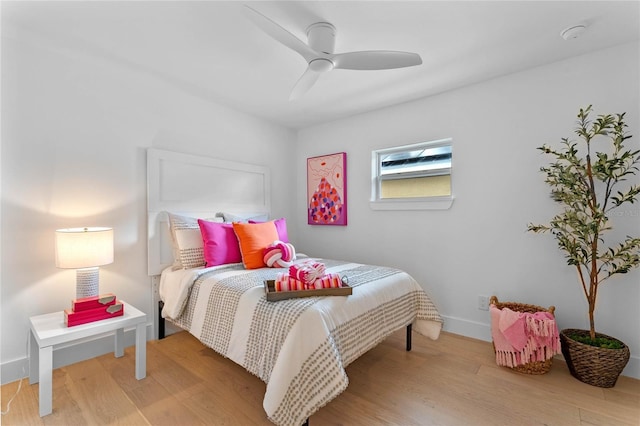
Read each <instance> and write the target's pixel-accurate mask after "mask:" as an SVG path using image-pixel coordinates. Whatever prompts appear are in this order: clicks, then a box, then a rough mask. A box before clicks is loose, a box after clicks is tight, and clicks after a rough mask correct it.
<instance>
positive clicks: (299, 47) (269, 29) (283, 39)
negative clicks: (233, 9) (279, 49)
mask: <svg viewBox="0 0 640 426" xmlns="http://www.w3.org/2000/svg"><path fill="white" fill-rule="evenodd" d="M245 11H246V12H247V13H246V15H247V16H248V17H249V19H251V20H252V21H253V23H254V24H256V25H257V26H258V28H260V29H261V30H262V31H264V32H265V33H267V34H269V35H270V36H271V37H273V38H274V39H276V40H277V41H279V42H280V43H282V44H284V45H285V46H287V47H288V48H290V49H292V50H295V51H296V52H298V53H299V54H300V55H302V57H303V58H304V59H306V61H307V62H309V61H311V60H312V59H313V58H317V57H318V56H319V54H318V53H317V52H316V51H315V50H313V49H312V48H310V47H309V46H308V45H307V44H306V43H305V42H303V41H302V40H300V39H299V38H298V37H296V36H294V35H293V34H291V33H290V32H289V31H287V30H285V29H284V28H282V27H281V26H280V25H279V24H277V23H275V22H274V21H272V20H271V19H269V18H267V17H266V16H264V15H263V14H262V13H260V12H258V11H257V10H255V9H252V8H250V7H249V6H247V5H245Z"/></svg>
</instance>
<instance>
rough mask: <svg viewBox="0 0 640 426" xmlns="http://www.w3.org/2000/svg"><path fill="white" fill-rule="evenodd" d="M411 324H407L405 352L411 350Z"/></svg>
mask: <svg viewBox="0 0 640 426" xmlns="http://www.w3.org/2000/svg"><path fill="white" fill-rule="evenodd" d="M412 328H413V327H412V324H409V325H407V352H409V351H410V350H411V329H412Z"/></svg>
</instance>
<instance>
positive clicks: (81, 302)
mask: <svg viewBox="0 0 640 426" xmlns="http://www.w3.org/2000/svg"><path fill="white" fill-rule="evenodd" d="M123 314H124V305H123V304H122V302H121V301H119V300H116V296H115V294H112V293H106V294H101V295H99V296H91V297H83V298H82V299H75V300H73V301H71V309H65V310H64V323H65V324H66V326H67V327H73V326H74V325H80V324H86V323H88V322H93V321H100V320H103V319H107V318H114V317H120V316H122V315H123Z"/></svg>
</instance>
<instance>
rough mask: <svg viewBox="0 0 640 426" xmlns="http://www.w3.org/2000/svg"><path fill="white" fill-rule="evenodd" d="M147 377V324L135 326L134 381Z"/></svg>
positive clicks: (142, 323)
mask: <svg viewBox="0 0 640 426" xmlns="http://www.w3.org/2000/svg"><path fill="white" fill-rule="evenodd" d="M145 377H147V324H146V323H144V322H141V323H140V324H138V325H137V326H136V379H138V380H141V379H144V378H145Z"/></svg>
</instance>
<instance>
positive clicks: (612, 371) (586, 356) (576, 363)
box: [560, 328, 631, 388]
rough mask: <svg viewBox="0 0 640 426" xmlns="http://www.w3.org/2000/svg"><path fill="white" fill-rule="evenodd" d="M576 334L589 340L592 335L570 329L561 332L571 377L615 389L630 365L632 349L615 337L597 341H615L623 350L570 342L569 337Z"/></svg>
mask: <svg viewBox="0 0 640 426" xmlns="http://www.w3.org/2000/svg"><path fill="white" fill-rule="evenodd" d="M572 334H577V335H580V336H589V331H588V330H578V329H574V328H568V329H565V330H562V331H561V332H560V344H561V346H562V355H564V359H565V360H566V361H567V367H569V371H570V372H571V375H572V376H573V377H575V378H576V379H578V380H580V381H581V382H584V383H587V384H589V385H592V386H598V387H601V388H612V387H613V386H615V384H616V381H617V380H618V376H620V373H622V370H623V369H624V367H625V366H626V365H627V362H628V361H629V356H630V355H631V352H630V351H629V347H628V346H627V345H625V344H624V343H623V342H621V341H620V340H618V339H616V338H614V337H610V336H607V335H606V334H600V333H596V336H597V337H604V338H606V339H611V340H615V341H617V342H620V344H621V345H622V349H607V348H599V347H596V346H591V345H587V344H586V343H581V342H577V341H575V340H573V339H570V338H569V335H572Z"/></svg>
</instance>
